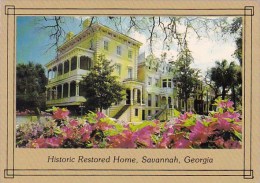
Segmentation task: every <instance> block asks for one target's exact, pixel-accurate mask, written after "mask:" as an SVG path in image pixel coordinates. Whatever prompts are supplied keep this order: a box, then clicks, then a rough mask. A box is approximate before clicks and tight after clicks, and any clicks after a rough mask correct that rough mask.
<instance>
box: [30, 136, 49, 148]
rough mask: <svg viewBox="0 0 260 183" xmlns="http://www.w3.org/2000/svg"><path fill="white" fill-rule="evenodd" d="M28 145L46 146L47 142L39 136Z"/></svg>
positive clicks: (35, 146)
mask: <svg viewBox="0 0 260 183" xmlns="http://www.w3.org/2000/svg"><path fill="white" fill-rule="evenodd" d="M29 147H33V148H47V147H48V144H47V143H46V142H45V138H43V137H40V138H38V139H35V140H32V141H31V143H30V144H29Z"/></svg>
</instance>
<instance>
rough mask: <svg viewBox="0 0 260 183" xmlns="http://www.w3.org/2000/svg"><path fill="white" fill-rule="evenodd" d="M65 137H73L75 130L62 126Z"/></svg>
mask: <svg viewBox="0 0 260 183" xmlns="http://www.w3.org/2000/svg"><path fill="white" fill-rule="evenodd" d="M61 130H62V131H63V139H73V130H72V129H71V128H69V127H67V126H64V127H62V129H61Z"/></svg>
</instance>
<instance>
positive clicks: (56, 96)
mask: <svg viewBox="0 0 260 183" xmlns="http://www.w3.org/2000/svg"><path fill="white" fill-rule="evenodd" d="M55 89H56V93H55V99H57V98H58V86H56V88H55Z"/></svg>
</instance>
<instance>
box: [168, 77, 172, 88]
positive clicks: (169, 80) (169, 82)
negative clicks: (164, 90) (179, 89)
mask: <svg viewBox="0 0 260 183" xmlns="http://www.w3.org/2000/svg"><path fill="white" fill-rule="evenodd" d="M171 87H172V80H171V79H168V88H171Z"/></svg>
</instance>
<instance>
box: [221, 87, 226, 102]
mask: <svg viewBox="0 0 260 183" xmlns="http://www.w3.org/2000/svg"><path fill="white" fill-rule="evenodd" d="M225 97H226V87H223V90H222V100H225Z"/></svg>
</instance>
